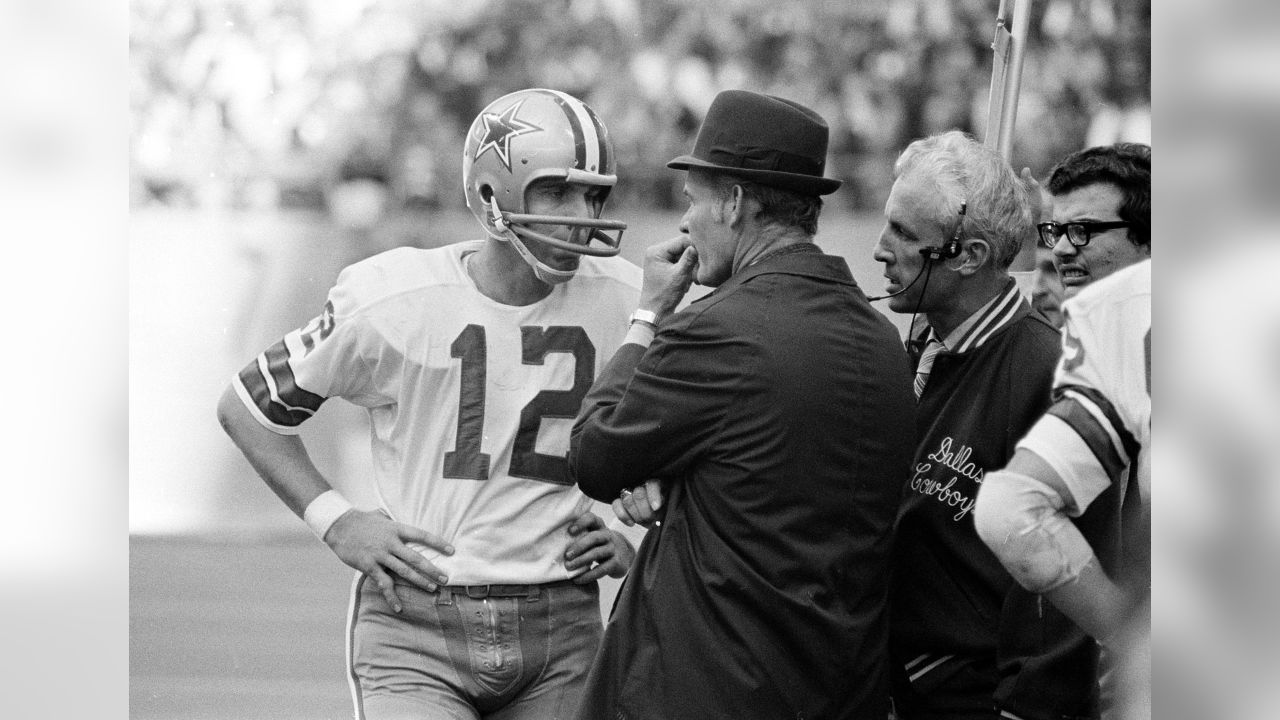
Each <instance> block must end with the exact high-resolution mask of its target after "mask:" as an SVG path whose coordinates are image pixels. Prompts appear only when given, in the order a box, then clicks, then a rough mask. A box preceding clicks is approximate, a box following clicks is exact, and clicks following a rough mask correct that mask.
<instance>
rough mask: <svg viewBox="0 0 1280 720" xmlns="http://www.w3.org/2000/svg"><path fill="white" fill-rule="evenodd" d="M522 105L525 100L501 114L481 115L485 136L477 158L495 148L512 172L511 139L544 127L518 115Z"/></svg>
mask: <svg viewBox="0 0 1280 720" xmlns="http://www.w3.org/2000/svg"><path fill="white" fill-rule="evenodd" d="M521 105H524V100H521V101H520V102H518V103H516V104H515V105H512V106H511V107H509V108H507V109H506V110H503V111H502V113H501V114H500V115H499V114H494V113H484V114H483V115H481V116H480V119H481V120H482V121H483V122H484V137H483V138H481V139H480V147H478V148H477V149H476V160H479V159H480V156H481V155H484V154H485V152H487V151H489V150H493V152H494V153H495V154H497V156H498V160H500V161H501V162H502V164H503V166H505V167H506V168H507V172H511V139H512V138H514V137H518V136H520V135H526V134H528V133H532V132H541V131H542V128H540V127H538V126H537V125H533V124H532V123H527V122H525V121H524V120H521V119H520V118H518V117H516V113H518V112H520V106H521Z"/></svg>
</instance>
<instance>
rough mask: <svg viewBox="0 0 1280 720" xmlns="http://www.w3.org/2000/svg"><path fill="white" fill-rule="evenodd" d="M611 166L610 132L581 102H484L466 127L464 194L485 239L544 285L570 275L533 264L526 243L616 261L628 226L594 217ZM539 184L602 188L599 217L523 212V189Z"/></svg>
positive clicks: (538, 96)
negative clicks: (573, 235)
mask: <svg viewBox="0 0 1280 720" xmlns="http://www.w3.org/2000/svg"><path fill="white" fill-rule="evenodd" d="M616 163H617V160H616V158H615V156H614V152H613V142H612V141H611V140H610V139H609V132H608V130H607V129H606V128H605V126H604V123H602V122H600V118H598V117H597V116H596V114H595V111H593V110H592V109H591V108H590V107H588V106H587V105H586V103H584V102H582V101H581V100H578V99H577V98H575V97H573V96H572V95H567V94H565V93H562V92H559V91H557V90H544V89H539V88H535V89H530V90H520V91H518V92H513V93H511V94H509V95H504V96H502V97H501V98H498V99H497V100H494V101H493V102H492V103H489V106H488V107H486V108H485V109H484V110H482V111H481V112H480V115H479V116H478V117H476V119H475V121H474V122H472V123H471V129H470V130H469V131H468V132H467V142H466V145H465V148H464V149H463V153H462V185H463V192H464V193H465V194H466V198H467V207H468V208H470V209H471V213H472V214H473V215H475V216H476V219H477V220H479V221H480V224H481V225H482V226H484V229H485V231H486V232H487V233H488V234H489V235H490V236H492V237H494V238H497V239H498V240H502V241H504V242H510V243H511V244H512V245H514V246H515V248H516V250H517V251H518V252H519V253H520V256H521V257H523V258H524V260H525V262H527V263H529V265H530V267H532V268H533V270H534V272H535V273H536V274H537V275H538V277H539V278H540V279H541V280H542V281H543V282H547V283H559V282H564V281H565V280H568V279H569V278H571V277H573V271H566V270H557V269H555V268H551V267H548V266H547V265H546V264H544V263H542V262H540V261H538V259H537V258H536V257H534V256H533V254H532V253H531V252H529V250H528V248H527V247H525V244H524V241H525V240H530V239H532V240H537V241H539V242H542V243H546V244H547V245H550V246H552V247H556V248H559V249H561V250H567V251H570V252H575V253H580V254H583V255H596V256H603V257H608V256H613V255H617V254H618V251H619V245H620V244H621V242H622V231H623V230H624V229H626V227H627V225H626V223H623V222H618V221H616V220H601V219H599V214H600V211H601V210H602V209H603V207H604V200H605V197H606V196H607V195H608V193H609V190H610V189H611V188H612V187H613V186H614V184H616V183H617V181H618V176H617V174H616ZM542 178H556V179H559V180H564V181H566V182H572V183H581V184H585V185H594V186H597V187H599V188H600V190H601V192H600V195H599V203H598V205H597V207H596V217H595V218H577V217H565V216H559V215H529V214H526V213H525V191H526V190H527V189H528V187H529V185H530V184H531V183H532V182H534V181H535V180H539V179H542ZM531 224H534V225H565V226H569V227H584V228H589V230H588V232H589V233H590V240H591V242H598V243H599V244H600V245H593V244H591V242H588V243H587V244H585V245H581V244H577V243H571V242H567V241H564V240H559V239H557V238H553V237H550V236H548V235H545V234H543V233H539V232H536V231H534V230H531V229H529V227H528V226H529V225H531ZM606 231H616V235H613V236H610V235H609V234H608V233H607V232H606Z"/></svg>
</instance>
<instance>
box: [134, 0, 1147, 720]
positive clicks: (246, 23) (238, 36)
mask: <svg viewBox="0 0 1280 720" xmlns="http://www.w3.org/2000/svg"><path fill="white" fill-rule="evenodd" d="M995 6H996V2H994V1H991V2H988V1H985V0H984V1H979V0H972V1H971V0H955V1H953V2H939V1H937V0H918V1H912V0H908V1H906V2H887V1H883V2H825V1H823V2H777V1H776V0H775V1H774V2H768V1H764V0H735V1H730V0H725V1H724V2H707V3H700V4H697V5H696V6H694V5H690V4H687V3H680V2H671V1H668V0H653V1H647V0H646V1H644V2H641V1H640V0H572V1H570V0H556V1H553V2H537V1H533V0H510V1H508V2H500V1H498V0H493V1H490V2H467V3H459V2H438V1H434V0H432V1H429V2H428V1H423V0H419V1H417V2H341V3H333V2H330V3H321V2H307V1H304V0H273V1H271V2H213V1H206V2H176V1H163V0H146V1H141V0H140V1H136V2H134V3H132V5H131V6H130V13H131V23H130V61H129V66H130V78H129V82H130V103H131V117H132V127H131V132H130V148H129V162H130V184H129V196H130V209H131V212H130V230H129V234H130V239H129V243H130V255H129V258H130V259H129V271H130V304H129V324H130V348H129V349H130V394H129V403H130V409H129V415H130V436H131V442H130V453H129V464H130V477H129V481H130V493H129V529H130V537H131V540H130V551H131V553H130V555H131V557H130V603H131V607H130V652H129V659H130V674H131V680H130V704H131V716H132V717H134V718H228V719H231V718H294V717H296V718H304V717H305V718H318V717H320V718H323V717H346V716H347V715H348V714H349V700H348V699H347V690H346V686H345V682H344V680H343V676H342V656H341V651H342V624H343V610H344V609H345V605H346V601H347V595H346V589H347V585H348V583H349V573H348V571H347V570H346V568H345V567H344V566H342V565H341V564H340V563H338V562H337V561H336V560H335V559H333V558H332V557H331V556H330V555H329V554H328V551H327V550H326V549H325V548H324V547H323V546H322V545H321V544H319V543H318V542H316V541H315V540H314V538H311V537H310V536H309V535H308V534H307V532H306V530H305V528H304V527H302V525H301V523H300V522H299V521H298V520H297V519H296V518H294V517H293V516H292V515H291V514H290V513H289V512H288V511H287V510H286V509H285V508H284V507H283V505H282V504H280V503H279V502H278V500H276V499H275V497H274V496H273V495H271V493H270V491H269V490H267V488H266V487H265V485H263V483H262V482H261V481H260V480H258V479H257V478H256V476H254V474H253V472H252V470H251V469H250V468H249V466H248V464H247V463H246V462H245V461H244V460H243V459H242V458H241V457H240V456H239V454H238V452H237V451H236V450H235V449H234V447H233V446H232V445H231V443H230V442H229V441H228V440H227V439H226V438H225V436H223V435H222V433H221V431H220V430H219V429H218V427H217V423H216V420H215V419H214V414H213V407H214V404H215V402H216V399H217V397H218V394H219V393H220V391H221V389H222V388H223V386H224V385H225V383H226V382H227V380H228V379H229V377H230V375H231V374H232V373H234V372H235V371H237V370H238V369H239V368H240V367H241V366H242V365H243V364H244V363H245V362H247V361H248V359H249V358H250V357H251V356H252V355H253V354H254V353H255V352H257V351H258V350H260V349H261V348H262V347H265V346H266V345H267V344H269V343H270V342H273V341H274V340H276V339H278V338H279V336H280V335H282V334H283V333H284V332H285V331H287V330H289V329H292V328H293V327H296V326H299V325H301V324H303V323H304V322H306V321H307V320H308V319H309V318H310V317H311V316H313V315H314V314H315V313H316V312H317V310H318V308H319V307H320V305H321V303H322V302H323V297H324V293H325V291H326V290H327V288H328V287H329V285H330V284H331V282H332V281H333V279H334V278H335V277H336V275H337V272H338V270H339V269H340V268H341V267H343V266H344V265H346V264H349V263H350V262H353V261H355V260H357V259H360V258H362V257H366V256H368V255H370V254H373V253H375V252H378V251H380V250H383V249H387V248H389V247H393V246H397V245H414V246H419V247H429V246H434V245H438V244H442V243H447V242H454V241H457V240H462V239H468V238H473V237H478V236H479V228H478V226H477V225H476V223H475V221H474V220H473V219H472V218H471V216H470V214H469V213H468V212H467V210H466V209H465V207H464V206H463V202H462V194H461V192H460V190H459V188H458V186H459V177H460V156H461V139H462V135H463V133H464V132H465V129H466V126H467V124H469V122H470V120H471V119H472V117H474V115H475V113H476V112H478V110H479V109H480V108H481V107H483V105H484V104H485V103H486V102H487V101H488V100H490V99H492V98H494V97H497V96H498V95H500V94H503V93H505V92H507V91H510V90H513V89H518V88H521V87H528V86H547V87H555V88H558V89H563V90H566V91H568V92H571V93H573V94H576V95H578V96H579V97H581V98H583V99H584V100H586V101H587V102H588V103H590V104H591V105H592V106H593V107H594V108H595V109H596V110H597V111H598V112H599V113H600V115H601V116H602V118H603V119H604V120H605V122H606V123H607V124H608V125H609V127H610V129H611V131H612V133H613V136H614V141H615V144H616V145H617V148H618V150H619V155H620V163H621V175H622V182H621V184H620V186H619V188H618V190H617V191H616V192H615V193H614V195H613V196H612V197H611V200H610V204H609V209H608V211H607V213H608V214H609V215H610V216H612V217H617V218H619V219H623V220H626V221H627V222H628V223H629V224H630V227H629V229H628V230H627V232H626V235H625V237H624V240H623V245H624V253H623V254H624V255H625V256H626V257H628V258H630V259H632V260H638V258H639V257H640V253H641V252H642V251H643V249H644V247H645V246H646V245H648V244H649V243H651V242H653V241H655V240H658V239H662V238H665V237H667V236H669V235H671V234H674V233H675V232H676V223H677V219H678V217H679V214H680V212H681V209H680V208H679V207H678V206H677V202H678V196H679V187H680V185H679V182H680V174H679V173H675V172H671V171H669V170H666V169H665V167H664V163H665V161H666V160H667V159H669V158H670V157H673V156H675V155H677V154H680V153H681V152H684V151H685V149H687V147H689V146H690V145H691V143H692V136H693V133H694V132H695V131H696V128H697V123H698V120H699V119H700V118H701V116H702V114H703V112H704V111H705V109H706V106H707V105H708V104H709V102H710V100H711V98H712V97H713V96H714V94H715V93H716V92H717V91H718V90H720V89H724V88H729V87H744V88H748V89H753V90H757V91H761V92H772V93H776V94H781V95H785V96H787V97H789V98H793V99H795V100H798V101H801V102H804V103H806V104H808V105H810V106H812V107H814V108H816V109H817V110H819V112H821V113H822V114H823V115H824V116H825V117H826V118H827V119H828V120H829V121H830V123H831V126H832V153H831V160H830V165H829V169H828V174H830V175H832V176H835V177H839V178H841V179H843V180H845V187H843V188H842V189H841V190H840V191H839V192H838V193H837V194H835V195H833V196H831V198H830V200H829V201H828V206H827V207H828V209H827V210H826V211H824V214H823V218H822V222H821V225H820V231H819V236H818V242H819V244H820V245H822V246H823V247H824V248H826V249H827V250H828V251H830V252H834V253H838V254H841V255H844V256H845V257H846V258H848V259H849V261H850V264H851V266H852V267H853V269H854V273H855V277H856V278H857V279H858V281H859V283H860V284H862V285H863V287H864V288H865V289H866V290H867V291H868V293H869V294H875V293H877V292H879V290H880V289H881V285H882V283H881V281H880V280H881V278H880V270H879V268H878V266H877V265H876V264H875V263H874V262H873V261H871V258H870V254H871V247H872V245H873V243H874V242H875V238H876V235H877V234H878V232H879V229H880V223H879V208H880V206H881V205H882V203H883V201H884V197H885V195H886V194H887V190H888V185H889V184H890V180H891V178H890V176H889V170H890V167H891V164H892V159H893V157H894V156H895V155H896V153H897V152H898V151H899V150H900V149H901V147H903V146H904V145H905V144H906V143H907V142H909V141H910V140H911V139H912V138H914V137H918V136H921V135H924V134H928V133H930V132H934V131H937V130H941V129H945V128H950V127H959V128H961V129H966V130H969V131H971V132H973V133H975V134H977V135H979V136H981V134H982V133H983V131H984V128H983V127H982V122H983V121H984V119H985V107H986V100H987V85H988V80H989V74H990V52H989V49H988V47H987V46H988V44H989V42H990V39H991V34H992V26H993V23H994V15H995ZM1149 7H1150V6H1149V3H1147V2H1123V1H1122V0H1051V1H1045V2H1036V3H1034V11H1033V16H1032V22H1031V37H1030V39H1029V46H1028V53H1027V58H1026V67H1025V74H1024V78H1023V91H1022V98H1021V104H1020V107H1019V115H1018V132H1017V135H1016V141H1015V144H1014V151H1013V162H1014V164H1015V166H1016V167H1022V166H1024V165H1025V166H1029V167H1031V168H1032V170H1033V171H1034V172H1035V173H1036V174H1037V175H1039V176H1042V175H1043V174H1044V172H1045V171H1046V170H1047V169H1048V167H1049V166H1050V165H1051V164H1052V162H1053V161H1054V160H1055V159H1056V158H1058V157H1060V156H1061V155H1063V154H1065V153H1066V152H1069V151H1070V150H1072V149H1075V148H1078V147H1082V146H1085V145H1088V144H1096V143H1099V142H1110V141H1114V140H1118V139H1132V140H1140V141H1149V140H1150V112H1149V104H1150V91H1149V87H1150V62H1149V57H1150V52H1149V51H1150V36H1149V27H1150V22H1149V12H1150V10H1149ZM891 319H893V320H895V322H897V323H898V325H899V327H901V326H902V318H900V317H897V316H894V317H892V318H891ZM311 425H312V427H309V428H307V429H306V431H305V432H304V439H305V440H306V442H307V445H308V447H309V448H310V449H311V450H312V451H313V453H314V454H315V455H317V456H318V464H319V465H320V466H321V468H322V469H323V470H325V471H326V472H327V473H328V474H329V475H330V477H332V478H334V479H335V480H336V481H337V483H338V484H339V485H340V486H341V487H342V489H343V490H344V492H346V493H348V494H349V495H350V496H351V497H353V498H356V499H358V500H367V499H368V497H369V495H368V491H367V481H368V477H367V474H368V470H367V467H368V466H367V458H368V450H367V447H366V445H367V436H366V432H367V430H366V429H365V425H364V421H363V418H362V417H361V413H360V411H358V410H356V409H354V408H352V407H350V406H345V405H343V404H341V403H329V404H328V405H326V408H325V410H324V411H323V412H322V413H321V414H320V416H319V417H317V418H316V420H314V421H313V422H312V423H311Z"/></svg>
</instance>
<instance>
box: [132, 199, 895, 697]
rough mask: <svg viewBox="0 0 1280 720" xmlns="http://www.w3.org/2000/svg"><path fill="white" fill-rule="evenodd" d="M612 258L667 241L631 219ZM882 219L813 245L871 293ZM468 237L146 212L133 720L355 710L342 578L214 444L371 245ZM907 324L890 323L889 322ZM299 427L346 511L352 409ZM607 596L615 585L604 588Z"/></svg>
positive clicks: (135, 263) (138, 293) (451, 215)
mask: <svg viewBox="0 0 1280 720" xmlns="http://www.w3.org/2000/svg"><path fill="white" fill-rule="evenodd" d="M621 219H624V220H626V221H627V222H628V223H629V224H630V228H629V229H628V230H627V232H626V235H625V236H624V239H623V248H624V249H623V255H624V257H627V258H628V259H630V260H632V261H635V262H639V260H640V259H641V256H642V253H643V250H644V248H645V247H646V246H647V245H649V244H650V243H652V242H655V241H657V240H661V239H664V238H667V237H670V236H672V235H674V234H676V233H677V232H678V230H677V227H678V225H677V224H678V219H679V215H678V213H627V214H626V215H624V216H622V217H621ZM879 228H880V220H879V218H878V217H877V216H875V215H867V216H853V215H841V214H838V213H836V214H832V215H830V216H827V217H824V219H823V222H822V227H821V231H820V233H819V236H818V242H819V244H820V245H821V246H823V248H824V249H826V250H827V251H828V252H832V253H834V254H838V255H842V256H845V257H846V258H847V259H848V260H849V261H850V266H851V268H852V270H853V273H854V277H855V279H857V280H858V281H859V283H860V284H861V285H862V286H863V287H864V289H866V290H867V292H868V294H875V293H877V292H879V291H880V290H881V286H882V282H881V278H880V269H879V266H878V264H876V263H874V262H873V261H872V260H871V257H870V255H871V247H872V245H873V244H874V241H875V237H876V234H877V233H878V232H879ZM477 236H479V232H478V226H477V225H476V224H475V221H474V220H473V219H472V218H471V216H470V215H469V214H467V213H466V212H465V211H463V212H446V213H440V214H438V215H437V216H433V217H432V219H431V222H430V224H429V225H426V226H423V225H399V226H395V227H393V228H391V230H390V231H389V232H388V233H387V234H386V235H384V236H382V237H381V238H375V239H372V240H370V239H361V238H359V237H353V236H352V235H350V234H348V233H343V232H341V231H338V230H336V229H335V228H333V227H331V226H329V225H328V224H327V223H326V222H324V220H323V218H320V217H316V216H312V215H229V214H220V215H209V214H195V213H191V212H184V211H175V210H141V211H137V212H135V213H133V215H132V217H131V233H130V310H129V312H130V531H131V541H130V550H131V553H130V650H129V659H130V705H131V713H130V716H131V717H132V718H134V719H135V720H293V719H297V720H302V719H304V718H305V719H307V720H324V719H327V718H346V717H350V715H351V703H350V699H349V695H348V690H347V684H346V680H345V674H344V664H343V640H342V638H343V630H344V623H345V619H344V615H345V611H346V605H347V597H348V590H349V587H350V582H351V573H350V572H349V571H348V570H347V569H346V567H345V566H343V565H342V564H341V563H340V562H338V561H337V560H336V558H334V557H333V556H332V555H331V554H330V553H329V551H328V550H327V549H326V548H325V547H324V546H323V545H321V544H320V543H319V542H317V541H316V540H315V539H314V538H312V537H311V536H310V535H308V534H307V533H306V530H305V528H303V526H302V524H301V523H300V522H299V521H298V520H297V519H296V518H294V517H293V516H292V515H291V514H290V513H289V512H288V511H287V510H286V509H285V508H284V506H283V504H281V503H280V502H279V501H278V500H276V498H275V497H274V496H273V495H272V494H271V493H270V491H268V490H267V488H266V486H265V485H264V484H263V483H262V482H261V481H260V480H258V479H257V478H256V476H254V474H253V472H252V470H251V469H250V468H249V466H248V464H247V463H246V462H245V461H244V460H243V458H241V457H240V456H239V454H238V452H237V451H236V450H235V448H234V447H232V445H231V443H230V442H229V441H228V440H227V439H226V438H225V436H223V434H222V432H221V430H220V429H219V428H218V427H217V423H216V421H215V419H214V406H215V403H216V401H217V397H218V395H219V393H220V392H221V390H222V388H223V387H224V386H225V385H226V383H227V381H228V380H229V378H230V376H231V374H232V373H234V372H236V371H237V370H238V369H239V368H240V367H242V366H243V365H244V363H245V362H247V361H248V360H249V359H250V358H251V357H252V355H253V354H254V353H256V352H258V351H259V350H261V349H262V348H264V347H266V346H267V345H268V344H270V343H271V342H274V341H275V340H277V339H278V338H279V337H280V336H281V335H282V334H283V333H284V332H286V331H288V330H290V329H292V328H294V327H297V326H299V325H301V324H303V323H305V322H306V321H307V320H308V319H309V318H310V317H311V316H312V315H314V314H315V312H316V310H317V309H318V308H319V307H320V306H321V304H322V303H323V299H324V295H325V292H326V291H327V289H328V287H329V286H330V284H332V282H333V280H334V279H335V278H336V276H337V273H338V270H340V269H341V267H342V266H344V265H345V264H347V263H349V262H351V261H353V260H355V259H358V258H359V257H361V256H363V255H365V254H368V253H370V252H372V251H376V250H377V249H380V248H381V247H382V246H384V245H386V244H388V243H390V244H415V245H420V246H429V245H432V244H440V243H443V242H455V241H458V240H463V239H468V238H473V237H477ZM891 319H894V320H895V321H897V323H898V325H899V328H901V327H902V319H901V318H891ZM309 424H310V425H312V427H310V428H308V429H307V430H306V431H305V432H304V434H303V437H304V440H305V441H306V443H307V445H308V448H310V449H311V451H312V453H313V455H315V456H316V459H317V465H318V466H319V467H320V468H321V470H323V471H325V472H326V474H327V475H329V476H330V477H331V478H335V484H338V485H339V486H340V487H342V488H343V489H344V491H345V492H348V493H349V494H350V495H353V496H354V497H355V498H356V499H357V500H360V499H361V498H362V497H365V498H367V493H365V495H363V496H362V491H361V487H362V483H364V482H366V481H367V457H368V449H367V444H368V439H367V430H366V429H365V425H364V421H363V417H362V413H361V412H360V411H359V410H356V409H354V408H352V407H351V406H344V405H341V404H337V403H329V404H326V406H325V408H324V410H323V411H322V412H321V413H320V414H319V415H318V416H317V417H316V419H315V420H313V421H311V423H309ZM602 596H603V599H604V600H605V602H606V603H607V602H608V601H609V598H611V596H612V592H611V591H610V589H609V588H607V587H606V588H605V592H603V593H602Z"/></svg>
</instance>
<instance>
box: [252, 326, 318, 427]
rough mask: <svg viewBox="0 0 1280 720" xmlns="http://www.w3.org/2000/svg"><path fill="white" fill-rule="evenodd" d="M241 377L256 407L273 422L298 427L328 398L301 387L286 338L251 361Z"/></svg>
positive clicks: (283, 425)
mask: <svg viewBox="0 0 1280 720" xmlns="http://www.w3.org/2000/svg"><path fill="white" fill-rule="evenodd" d="M239 378H240V383H241V385H243V386H244V389H245V391H247V392H248V394H249V397H250V398H251V399H252V401H253V405H254V407H256V408H257V409H258V410H259V411H260V412H261V413H262V415H263V417H264V418H265V419H266V420H267V421H268V422H270V423H272V424H274V425H278V426H282V427H297V426H298V425H300V424H302V422H303V421H304V420H306V419H307V418H310V417H311V416H312V415H314V414H315V412H316V410H319V409H320V405H321V403H323V402H324V400H325V399H324V397H322V396H320V395H316V394H315V393H313V392H309V391H307V390H304V389H302V388H300V387H298V384H297V382H296V380H295V379H294V375H293V368H291V367H290V366H289V351H288V350H287V349H286V347H285V343H284V341H283V340H282V341H280V342H278V343H276V344H275V345H272V346H271V347H270V348H267V351H266V352H264V353H262V354H261V355H259V356H258V357H257V358H255V359H254V361H253V362H251V363H249V365H248V366H246V367H245V369H244V370H241V371H240V375H239Z"/></svg>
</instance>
